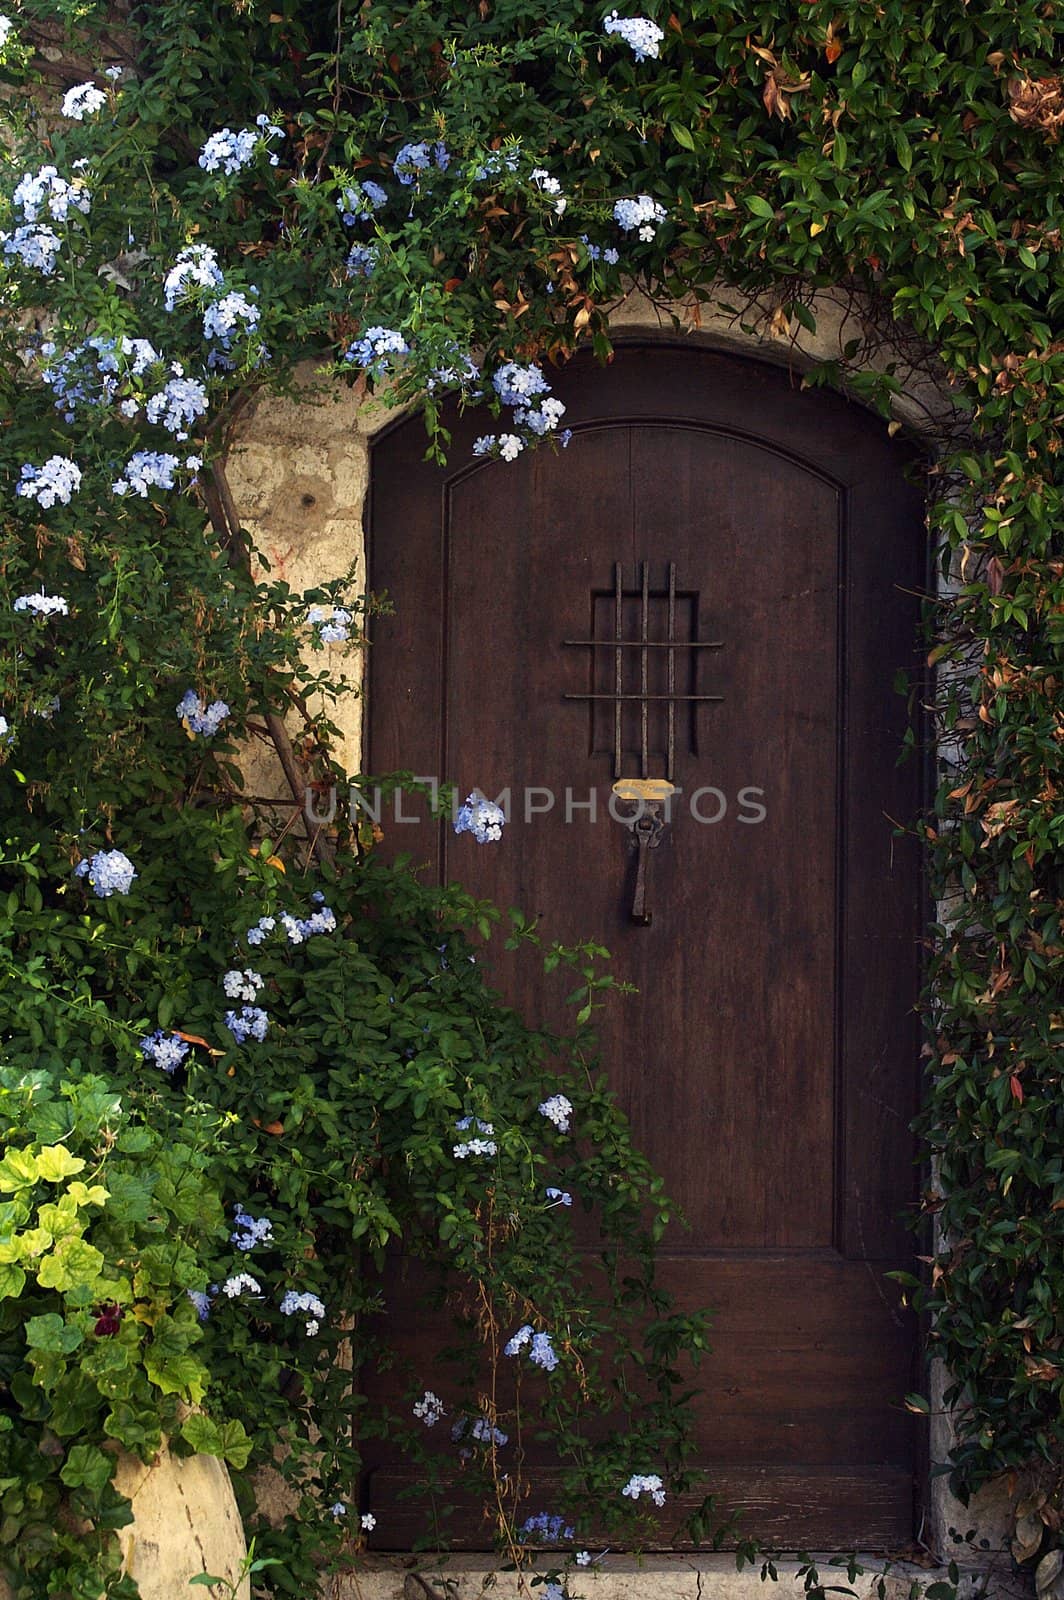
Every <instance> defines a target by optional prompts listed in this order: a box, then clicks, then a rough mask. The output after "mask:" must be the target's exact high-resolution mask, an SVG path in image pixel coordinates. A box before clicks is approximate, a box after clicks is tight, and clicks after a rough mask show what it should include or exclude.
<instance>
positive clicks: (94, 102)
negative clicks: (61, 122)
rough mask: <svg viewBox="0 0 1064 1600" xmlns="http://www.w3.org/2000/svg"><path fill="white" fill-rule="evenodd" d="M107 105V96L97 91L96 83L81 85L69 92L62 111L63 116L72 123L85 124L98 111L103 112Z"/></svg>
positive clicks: (65, 96) (64, 99) (64, 98)
mask: <svg viewBox="0 0 1064 1600" xmlns="http://www.w3.org/2000/svg"><path fill="white" fill-rule="evenodd" d="M106 104H107V95H106V94H105V93H104V91H103V90H102V89H97V87H96V85H95V84H94V83H79V84H76V85H75V86H74V88H73V89H68V90H67V92H66V94H65V95H64V96H63V105H62V108H61V109H62V113H63V116H64V117H69V118H70V119H71V121H72V122H83V121H84V120H85V118H86V117H94V116H95V115H96V113H97V111H102V110H103V108H104V106H105V105H106Z"/></svg>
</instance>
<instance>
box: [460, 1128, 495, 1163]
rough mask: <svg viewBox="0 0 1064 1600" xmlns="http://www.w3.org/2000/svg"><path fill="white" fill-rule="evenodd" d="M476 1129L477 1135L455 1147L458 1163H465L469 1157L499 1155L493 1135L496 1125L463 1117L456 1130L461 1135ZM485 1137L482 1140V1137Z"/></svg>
mask: <svg viewBox="0 0 1064 1600" xmlns="http://www.w3.org/2000/svg"><path fill="white" fill-rule="evenodd" d="M474 1127H475V1128H476V1130H477V1132H476V1135H475V1136H474V1137H473V1138H472V1139H465V1140H463V1141H462V1143H461V1144H456V1145H455V1147H454V1155H455V1158H456V1159H457V1160H458V1161H465V1160H466V1159H467V1158H468V1157H469V1156H494V1155H497V1154H498V1151H499V1147H498V1145H497V1144H496V1143H495V1140H494V1139H493V1138H491V1135H492V1134H493V1133H494V1132H495V1128H494V1125H493V1124H492V1123H490V1122H481V1120H480V1118H479V1117H461V1118H460V1119H459V1120H458V1121H457V1122H456V1123H455V1128H456V1129H457V1130H458V1132H459V1133H466V1132H467V1131H468V1130H469V1129H470V1128H474ZM482 1134H483V1135H485V1137H483V1138H481V1137H480V1135H482Z"/></svg>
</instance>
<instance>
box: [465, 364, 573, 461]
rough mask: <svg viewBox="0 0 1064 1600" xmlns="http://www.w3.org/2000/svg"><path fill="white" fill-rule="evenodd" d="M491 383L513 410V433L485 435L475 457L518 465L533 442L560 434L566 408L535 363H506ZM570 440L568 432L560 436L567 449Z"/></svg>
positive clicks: (476, 447)
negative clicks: (553, 396) (530, 442)
mask: <svg viewBox="0 0 1064 1600" xmlns="http://www.w3.org/2000/svg"><path fill="white" fill-rule="evenodd" d="M491 382H492V387H493V388H494V390H495V393H496V394H497V395H498V397H499V399H500V400H501V401H502V404H503V405H504V406H511V407H513V413H514V415H513V430H512V431H511V432H508V433H500V434H494V433H486V434H483V435H482V436H481V437H480V438H479V439H477V441H476V442H475V444H474V445H473V454H474V455H475V456H488V455H490V456H496V457H498V458H499V459H501V460H503V461H515V460H516V459H517V457H518V456H519V455H520V454H521V451H522V450H523V449H524V448H525V445H526V443H527V442H528V441H529V440H530V439H543V438H545V437H546V435H547V434H549V433H554V432H555V431H556V430H557V427H558V424H559V422H560V421H561V419H562V417H563V416H564V415H565V406H564V405H563V404H562V402H561V401H560V400H555V399H553V398H551V397H550V394H551V386H550V384H549V383H548V382H547V379H546V376H545V375H544V373H543V370H542V368H541V367H538V366H536V364H535V362H527V363H525V364H522V363H521V362H519V361H506V362H504V363H503V365H502V366H501V367H499V368H498V370H497V371H496V373H495V374H494V376H493V377H492V380H491ZM569 438H570V434H569V432H568V429H566V430H565V432H563V433H560V434H559V435H558V439H559V443H560V444H561V445H562V446H563V447H564V446H565V445H567V444H568V443H569Z"/></svg>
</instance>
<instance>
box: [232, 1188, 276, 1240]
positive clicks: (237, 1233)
mask: <svg viewBox="0 0 1064 1600" xmlns="http://www.w3.org/2000/svg"><path fill="white" fill-rule="evenodd" d="M233 1221H234V1223H235V1224H236V1226H235V1227H234V1229H233V1231H232V1233H231V1234H230V1235H229V1240H230V1243H231V1244H235V1245H236V1247H237V1249H238V1250H244V1251H247V1250H254V1248H255V1246H256V1245H257V1244H270V1243H272V1241H273V1223H272V1222H271V1221H270V1219H269V1217H253V1216H251V1215H250V1214H249V1213H248V1212H247V1211H245V1210H244V1207H243V1206H242V1205H241V1203H240V1201H239V1200H237V1201H235V1202H234V1205H233Z"/></svg>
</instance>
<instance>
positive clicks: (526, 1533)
mask: <svg viewBox="0 0 1064 1600" xmlns="http://www.w3.org/2000/svg"><path fill="white" fill-rule="evenodd" d="M517 1531H518V1533H519V1534H520V1536H521V1538H522V1539H542V1540H543V1541H544V1543H545V1544H558V1543H559V1542H560V1541H561V1540H562V1539H572V1538H575V1536H576V1530H575V1529H574V1528H571V1527H569V1526H567V1524H566V1522H565V1519H564V1518H563V1517H556V1516H550V1515H548V1513H547V1512H546V1511H537V1513H536V1515H535V1516H534V1517H526V1518H525V1520H524V1522H523V1523H522V1524H521V1526H520V1528H518V1530H517Z"/></svg>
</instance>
